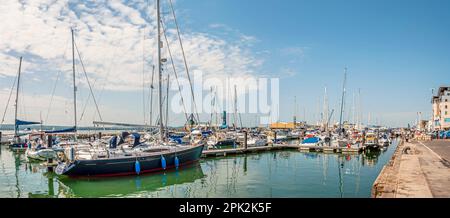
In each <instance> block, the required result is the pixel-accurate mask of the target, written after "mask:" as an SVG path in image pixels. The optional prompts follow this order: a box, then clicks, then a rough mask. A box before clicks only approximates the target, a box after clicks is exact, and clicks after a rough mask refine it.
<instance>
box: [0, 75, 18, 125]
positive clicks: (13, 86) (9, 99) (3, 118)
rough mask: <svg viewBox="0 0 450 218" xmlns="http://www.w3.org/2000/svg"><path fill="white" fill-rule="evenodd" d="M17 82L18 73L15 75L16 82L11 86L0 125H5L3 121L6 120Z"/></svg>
mask: <svg viewBox="0 0 450 218" xmlns="http://www.w3.org/2000/svg"><path fill="white" fill-rule="evenodd" d="M16 82H17V74H16V77H14V83H13V85H12V87H11V90H10V91H9V97H8V101H7V103H6V107H5V111H4V112H3V117H2V122H1V123H0V127H1V126H2V125H3V122H4V121H5V116H6V112H7V111H8V107H9V102H10V101H11V96H12V93H13V90H14V88H15V87H16Z"/></svg>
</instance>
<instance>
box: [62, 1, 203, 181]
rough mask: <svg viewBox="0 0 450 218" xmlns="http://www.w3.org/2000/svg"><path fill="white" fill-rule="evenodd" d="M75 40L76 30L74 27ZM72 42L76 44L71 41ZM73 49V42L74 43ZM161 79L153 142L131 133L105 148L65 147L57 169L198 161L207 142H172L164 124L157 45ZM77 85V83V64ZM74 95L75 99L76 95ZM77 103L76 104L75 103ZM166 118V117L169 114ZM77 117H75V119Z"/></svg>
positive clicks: (93, 171) (113, 171)
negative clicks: (128, 138) (129, 140)
mask: <svg viewBox="0 0 450 218" xmlns="http://www.w3.org/2000/svg"><path fill="white" fill-rule="evenodd" d="M156 2H157V13H156V14H157V20H158V21H159V20H160V4H159V3H160V1H159V0H157V1H156ZM157 23H158V42H161V35H160V33H161V31H160V28H161V27H160V22H157ZM72 41H73V30H72ZM72 44H74V43H73V42H72ZM72 49H73V46H72ZM73 58H74V57H73ZM158 60H159V61H158V72H159V73H158V79H159V100H160V101H159V102H160V103H159V114H160V119H159V139H158V140H155V141H153V142H150V143H148V142H147V143H145V142H144V143H141V142H140V140H139V138H140V136H139V135H138V134H131V137H132V138H133V141H134V142H133V143H131V144H129V146H124V145H125V142H124V141H122V140H119V142H117V138H114V137H113V138H112V139H111V140H110V143H109V146H108V147H107V148H105V149H104V150H102V151H100V150H94V149H89V148H88V149H86V150H84V151H81V150H78V151H77V147H76V146H71V147H70V148H68V149H66V150H65V152H64V155H63V157H62V158H61V159H60V162H59V164H58V166H57V168H56V170H55V172H56V173H57V174H59V175H67V176H75V177H77V176H81V177H83V176H94V177H104V176H125V175H139V174H142V173H150V172H157V171H162V170H166V169H170V168H179V167H182V166H184V165H188V164H191V163H194V162H196V161H198V160H199V159H200V157H201V154H202V151H203V148H204V143H203V142H202V141H199V142H197V143H191V144H190V145H180V144H176V145H173V143H170V142H169V141H168V137H167V135H168V134H165V133H166V130H165V129H164V126H163V123H164V122H163V120H162V118H163V116H161V115H162V114H163V109H162V104H161V102H162V86H161V81H162V68H161V62H162V59H161V46H160V45H158ZM73 70H74V73H73V75H74V85H75V65H74V66H73ZM74 99H76V97H75V95H74ZM75 107H76V104H75ZM166 119H167V117H166ZM75 121H76V119H75Z"/></svg>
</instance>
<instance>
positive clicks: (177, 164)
mask: <svg viewBox="0 0 450 218" xmlns="http://www.w3.org/2000/svg"><path fill="white" fill-rule="evenodd" d="M178 166H180V160H178V157H175V168H177V169H178Z"/></svg>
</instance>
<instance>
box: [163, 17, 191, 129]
mask: <svg viewBox="0 0 450 218" xmlns="http://www.w3.org/2000/svg"><path fill="white" fill-rule="evenodd" d="M161 27H162V31H163V34H164V39H165V41H166V44H167V51H168V52H169V57H170V62H171V63H172V68H173V72H174V74H175V78H176V81H177V85H178V91H179V92H180V97H181V103H182V104H183V109H184V115H185V116H186V121H189V117H188V115H187V110H186V105H185V104H184V99H183V93H182V92H181V86H180V82H179V80H178V73H177V70H176V68H175V63H174V61H173V57H172V51H171V50H170V46H169V40H167V35H166V28H165V27H164V22H162V21H161Z"/></svg>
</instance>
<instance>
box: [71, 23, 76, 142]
mask: <svg viewBox="0 0 450 218" xmlns="http://www.w3.org/2000/svg"><path fill="white" fill-rule="evenodd" d="M70 31H71V32H72V74H73V115H74V129H75V140H77V85H76V81H75V39H74V36H73V29H70Z"/></svg>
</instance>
